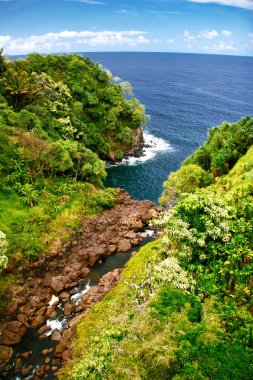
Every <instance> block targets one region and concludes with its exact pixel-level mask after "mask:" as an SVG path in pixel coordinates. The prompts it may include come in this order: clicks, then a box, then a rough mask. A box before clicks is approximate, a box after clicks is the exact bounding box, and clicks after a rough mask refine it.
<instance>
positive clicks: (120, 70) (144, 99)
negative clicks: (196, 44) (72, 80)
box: [84, 53, 253, 201]
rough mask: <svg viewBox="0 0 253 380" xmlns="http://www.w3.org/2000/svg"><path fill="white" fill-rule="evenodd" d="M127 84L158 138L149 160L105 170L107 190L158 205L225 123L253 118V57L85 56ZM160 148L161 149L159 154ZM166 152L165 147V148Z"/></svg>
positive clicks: (151, 132) (182, 55)
mask: <svg viewBox="0 0 253 380" xmlns="http://www.w3.org/2000/svg"><path fill="white" fill-rule="evenodd" d="M84 55H86V56H89V57H91V58H92V59H93V60H94V61H96V62H100V63H101V64H102V65H103V66H104V67H105V68H107V69H109V70H110V71H111V72H112V74H113V75H114V76H119V77H120V78H121V79H122V80H123V81H129V82H130V83H131V84H132V86H133V88H134V95H135V97H136V98H137V99H138V100H139V101H140V102H141V103H143V104H144V105H145V106H146V111H147V114H149V115H150V116H151V120H150V121H149V122H148V126H147V132H148V133H149V134H151V135H153V136H155V137H158V138H161V139H162V140H158V142H157V144H156V149H155V151H153V152H150V150H149V151H148V152H147V157H146V158H147V159H146V160H145V159H144V158H143V159H142V161H141V162H130V164H128V165H121V166H118V167H112V168H110V169H108V178H107V180H106V185H107V186H113V187H122V188H125V189H126V190H127V191H128V192H129V193H130V194H131V195H132V196H133V197H134V198H136V199H150V200H153V201H157V199H158V197H159V196H160V194H161V192H162V183H163V181H164V180H165V179H166V178H167V176H168V173H169V172H171V171H175V170H177V169H178V168H179V167H180V165H181V163H182V161H183V160H184V159H185V158H186V157H187V156H188V155H189V154H191V153H192V152H193V151H194V150H195V149H196V148H197V147H198V146H199V145H201V144H202V143H203V142H204V141H205V139H206V137H207V130H208V129H209V128H211V127H213V126H215V125H219V124H221V123H222V122H223V121H225V120H227V121H229V122H235V121H237V120H238V119H239V118H241V117H243V116H245V115H251V116H253V58H252V57H251V58H250V57H233V56H216V55H198V54H175V53H85V54H84ZM159 147H160V149H159ZM166 147H167V148H166Z"/></svg>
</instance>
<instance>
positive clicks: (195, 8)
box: [0, 0, 253, 56]
mask: <svg viewBox="0 0 253 380" xmlns="http://www.w3.org/2000/svg"><path fill="white" fill-rule="evenodd" d="M0 20H1V22H0V47H1V46H2V47H4V52H5V54H26V53H29V52H34V51H38V52H42V53H50V52H74V51H79V52H81V51H83V52H85V51H89V52H91V51H163V52H167V51H168V52H189V53H213V54H232V55H251V56H253V0H210V1H209V0H0Z"/></svg>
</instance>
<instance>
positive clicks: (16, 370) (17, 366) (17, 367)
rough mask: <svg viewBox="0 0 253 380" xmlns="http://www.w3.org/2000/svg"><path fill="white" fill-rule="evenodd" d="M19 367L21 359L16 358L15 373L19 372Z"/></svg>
mask: <svg viewBox="0 0 253 380" xmlns="http://www.w3.org/2000/svg"><path fill="white" fill-rule="evenodd" d="M21 367H22V359H21V358H17V359H16V362H15V367H14V373H15V374H17V373H19V372H20V370H21Z"/></svg>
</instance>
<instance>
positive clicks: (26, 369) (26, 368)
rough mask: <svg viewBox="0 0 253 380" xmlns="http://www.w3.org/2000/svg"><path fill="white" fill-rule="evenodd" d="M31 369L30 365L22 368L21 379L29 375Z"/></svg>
mask: <svg viewBox="0 0 253 380" xmlns="http://www.w3.org/2000/svg"><path fill="white" fill-rule="evenodd" d="M32 369H33V366H32V365H29V366H28V367H24V368H22V371H21V374H22V376H23V377H26V376H28V375H29V373H30V372H31V371H32Z"/></svg>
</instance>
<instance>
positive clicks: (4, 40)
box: [0, 0, 11, 44]
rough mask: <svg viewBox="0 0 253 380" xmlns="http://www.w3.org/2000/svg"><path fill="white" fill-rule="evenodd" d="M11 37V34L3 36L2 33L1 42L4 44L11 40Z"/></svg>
mask: <svg viewBox="0 0 253 380" xmlns="http://www.w3.org/2000/svg"><path fill="white" fill-rule="evenodd" d="M0 1H1V0H0ZM10 39H11V36H9V35H7V36H1V35H0V44H4V43H6V42H8V41H10Z"/></svg>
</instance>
